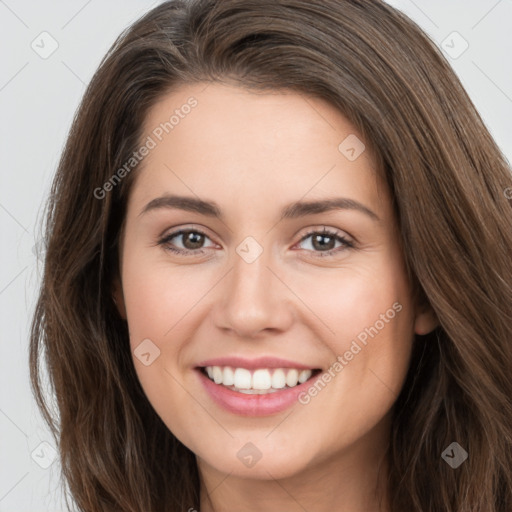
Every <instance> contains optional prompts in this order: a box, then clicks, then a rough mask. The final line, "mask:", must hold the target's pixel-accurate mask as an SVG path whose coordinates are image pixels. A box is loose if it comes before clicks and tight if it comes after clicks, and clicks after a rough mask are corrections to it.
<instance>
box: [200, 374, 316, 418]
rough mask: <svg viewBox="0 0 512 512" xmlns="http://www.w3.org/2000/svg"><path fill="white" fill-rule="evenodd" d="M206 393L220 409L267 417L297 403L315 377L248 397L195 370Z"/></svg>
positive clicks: (242, 414) (243, 414) (244, 414)
mask: <svg viewBox="0 0 512 512" xmlns="http://www.w3.org/2000/svg"><path fill="white" fill-rule="evenodd" d="M196 372H197V374H198V375H199V379H200V380H201V383H202V384H203V386H204V387H205V389H206V391H207V392H208V394H209V395H210V397H211V398H212V399H213V401H214V402H216V403H217V404H218V405H220V406H221V407H222V408H224V409H226V410H227V411H229V412H232V413H234V414H238V415H240V416H269V415H271V414H277V413H279V412H282V411H284V410H286V409H288V407H291V406H292V405H293V404H294V403H297V402H298V397H299V395H300V393H302V392H303V391H305V390H306V389H308V388H309V387H310V386H312V385H313V383H314V382H315V380H316V379H317V377H319V376H321V373H318V375H317V376H315V377H313V378H311V379H309V380H307V381H306V382H303V383H302V384H299V385H298V386H295V387H293V388H288V389H283V390H281V391H276V392H275V393H267V394H265V395H248V394H246V393H239V392H238V391H233V390H231V389H229V388H227V387H225V386H223V385H222V384H215V382H213V381H212V380H210V379H209V378H208V377H207V376H206V375H205V374H204V373H203V372H202V371H201V370H199V369H196Z"/></svg>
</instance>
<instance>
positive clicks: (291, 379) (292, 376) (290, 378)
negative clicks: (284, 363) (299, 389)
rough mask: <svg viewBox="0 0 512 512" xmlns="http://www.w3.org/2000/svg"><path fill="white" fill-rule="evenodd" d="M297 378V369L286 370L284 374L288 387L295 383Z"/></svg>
mask: <svg viewBox="0 0 512 512" xmlns="http://www.w3.org/2000/svg"><path fill="white" fill-rule="evenodd" d="M298 380H299V372H298V370H288V373H287V374H286V385H287V386H288V387H290V388H292V387H293V386H296V385H297V381H298Z"/></svg>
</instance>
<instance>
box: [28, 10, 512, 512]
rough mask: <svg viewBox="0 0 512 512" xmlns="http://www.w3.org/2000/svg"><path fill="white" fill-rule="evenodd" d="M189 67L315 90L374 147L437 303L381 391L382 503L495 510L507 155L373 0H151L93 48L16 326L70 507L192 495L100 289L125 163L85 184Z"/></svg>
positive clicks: (113, 253) (505, 366)
mask: <svg viewBox="0 0 512 512" xmlns="http://www.w3.org/2000/svg"><path fill="white" fill-rule="evenodd" d="M198 81H205V82H208V81H218V82H228V81H229V82H232V83H236V84H239V85H240V86H242V87H251V88H256V89H261V90H263V89H291V90H294V91H296V92H298V93H303V94H307V95H312V96H317V97H319V98H323V99H324V100H327V101H328V102H330V103H331V104H332V105H334V106H335V107H336V108H338V109H339V110H340V111H341V112H342V113H343V114H344V115H345V116H346V117H347V119H349V120H350V121H351V122H352V123H353V124H354V125H355V126H356V127H357V128H358V129H359V130H360V133H361V134H362V135H363V136H364V138H365V140H366V141H368V142H369V143H371V145H372V147H374V148H375V151H376V155H377V158H378V160H379V165H380V170H381V172H382V173H383V176H385V179H386V182H387V183H388V185H389V187H390V190H391V192H392V197H393V205H394V208H395V211H396V215H397V219H398V222H399V228H400V231H401V237H402V242H403V250H404V254H405V258H406V263H407V268H408V272H409V273H410V276H411V277H412V278H413V280H414V281H413V282H414V283H415V287H416V289H417V292H418V295H420V296H421V297H423V300H425V301H428V303H430V305H431V306H432V308H433V309H434V311H435V313H436V315H437V317H438V319H439V323H440V326H439V327H438V328H437V329H436V330H435V331H433V332H432V333H431V334H429V335H425V336H416V337H415V340H414V347H413V358H412V360H411V366H410V370H409V373H408V376H407V379H406V382H405V385H404V387H403V389H402V392H401V394H400V396H399V397H398V399H397V402H396V404H395V408H394V421H393V426H392V434H391V439H390V449H389V464H390V480H389V486H390V492H391V504H392V510H393V511H396V512H402V511H403V512H414V511H417V512H420V511H421V512H448V511H449V512H463V511H464V512H466V511H479V512H510V510H512V451H511V446H512V404H511V397H512V377H511V368H512V265H511V255H512V216H511V212H512V210H511V206H512V205H511V202H510V201H509V200H507V197H506V195H508V194H505V190H510V189H509V187H511V186H512V175H511V171H510V167H509V165H508V163H507V162H506V160H505V158H504V157H503V155H502V154H501V153H500V150H499V149H498V147H497V146H496V144H495V142H494V141H493V139H492V138H491V136H490V135H489V132H488V130H487V129H486V127H485V125H484V123H483V122H482V120H481V118H480V116H479V115H478V113H477V111H476V109H475V107H474V106H473V104H472V102H471V100H470V99H469V97H468V96H467V94H466V92H465V91H464V90H463V88H462V86H461V84H460V82H459V80H458V79H457V77H456V75H455V74H454V72H453V71H452V69H451V68H450V66H449V65H448V64H447V62H446V60H445V58H444V57H443V56H442V54H441V53H440V51H439V50H438V48H437V47H436V46H435V44H433V43H432V42H431V41H430V40H429V39H428V37H426V36H425V35H424V33H423V32H422V31H421V30H420V29H419V28H418V27H417V26H416V25H415V24H414V23H413V22H412V21H411V20H409V19H408V18H407V17H406V16H404V15H403V14H401V13H400V12H398V11H397V10H395V9H393V8H392V7H390V6H389V5H387V4H385V3H384V2H381V1H379V0H322V1H320V0H314V1H311V0H187V1H185V0H176V1H170V2H164V3H162V4H161V5H159V6H157V7H156V8H154V9H153V10H151V11H150V12H148V13H147V14H146V15H145V16H143V17H142V18H141V19H140V20H139V21H137V22H136V23H135V24H134V25H133V26H132V27H130V28H129V29H128V30H127V31H125V32H124V33H123V34H121V35H120V37H119V38H118V39H117V40H116V42H115V43H114V45H113V46H112V48H111V49H110V51H109V52H108V54H107V55H106V57H105V58H104V59H103V61H102V62H101V65H100V67H99V69H98V71H97V72H96V74H95V75H94V77H93V79H92V81H91V83H90V84H89V86H88V88H87V91H86V93H85V96H84V98H83V101H82V103H81V105H80V107H79V110H78V112H77V114H76V117H75V120H74V123H73V126H72V129H71V132H70V134H69V138H68V140H67V144H66V147H65V150H64V152H63V155H62V158H61V161H60V164H59V167H58V170H57V174H56V177H55V181H54V183H53V186H52V189H51V195H50V198H49V202H48V205H47V208H48V211H47V217H46V235H45V237H46V245H47V248H46V257H45V264H44V276H43V280H42V285H41V291H40V296H39V300H38V303H37V308H36V311H35V315H34V319H33V323H32V331H31V345H30V369H31V382H32V386H33V390H34V393H35V396H36V399H37V402H38V405H39V407H40V408H41V410H42V412H43V414H44V417H45V419H46V421H47V422H48V424H49V425H50V427H51V429H52V433H53V435H54V436H55V438H56V440H57V444H58V446H59V450H60V458H61V464H62V471H63V475H64V477H65V483H66V484H67V485H68V486H69V489H70V491H71V494H72V496H73V498H74V500H75V502H76V504H77V505H78V507H79V508H80V510H84V511H92V510H94V511H114V510H115V511H120V510H122V511H124V512H131V511H133V512H140V511H145V512H148V511H151V512H160V511H164V510H165V511H167V512H169V511H176V512H177V511H180V512H181V511H183V510H187V509H189V508H191V507H195V508H198V506H199V480H198V472H197V466H196V462H195V456H194V454H193V453H192V452H191V451H190V450H189V449H188V448H186V447H185V446H184V445H183V444H182V443H181V442H179V441H178V440H177V439H176V438H175V437H174V436H173V434H172V433H171V432H170V431H169V430H168V428H167V427H166V426H165V424H164V423H163V422H162V421H161V419H160V418H159V417H158V416H157V414H156V413H155V411H154V410H153V408H152V407H151V405H150V404H149V402H148V400H147V398H146V397H145V395H144V392H143V390H142V388H141V386H140V384H139V382H138V379H137V376H136V373H135V369H134V366H133V361H132V357H131V353H130V348H129V337H128V331H127V325H126V323H125V322H124V321H123V320H122V319H121V318H120V316H119V314H118V312H117V309H116V307H115V304H114V303H113V300H112V294H111V289H112V282H113V279H114V278H115V277H116V276H117V275H118V270H119V269H118V249H119V248H118V239H119V232H120V228H121V225H122V223H123V219H124V216H125V210H126V201H127V197H128V193H129V190H130V186H131V184H132V182H133V177H134V175H135V174H136V170H133V171H132V172H131V173H129V174H128V175H127V176H126V177H125V178H124V179H123V180H122V181H121V182H120V183H119V184H118V185H117V186H115V187H113V189H112V190H111V191H110V192H108V193H107V194H106V195H105V197H104V198H103V199H101V200H100V199H97V198H96V197H95V195H94V190H96V189H97V188H98V187H102V186H103V184H104V183H105V182H107V181H108V180H109V179H110V178H111V176H112V175H113V174H114V172H115V171H116V170H117V169H119V168H120V167H121V166H122V165H123V164H124V163H125V162H126V161H127V160H128V159H129V158H130V156H131V154H132V153H133V151H135V150H136V149H137V148H138V147H140V138H141V137H142V132H141V130H142V126H143V123H144V120H145V117H146V114H147V112H148V109H149V108H150V107H151V106H152V105H153V104H154V103H155V102H156V101H157V100H158V99H160V98H161V97H162V96H163V95H165V94H166V93H167V92H168V91H169V90H171V88H172V87H174V86H175V85H177V84H184V83H193V82H198ZM43 355H44V359H45V362H46V369H47V371H48V375H49V380H50V384H51V391H52V392H53V393H54V395H55V398H56V405H57V410H55V411H53V410H52V409H51V407H50V406H49V404H48V402H47V400H46V399H45V397H44V393H45V392H46V389H45V388H44V387H43V382H42V375H41V369H40V363H41V359H42V357H41V356H43ZM57 417H58V418H57ZM453 441H456V442H458V443H459V444H460V445H461V446H462V447H463V448H464V449H465V450H466V451H467V452H468V453H469V458H468V459H467V460H466V461H465V462H464V463H463V464H462V465H461V466H459V467H458V468H457V469H453V468H451V467H450V466H449V465H448V464H447V463H446V462H445V461H444V460H443V459H442V458H441V454H442V452H443V450H444V449H445V448H446V447H447V446H448V445H450V444H451V443H452V442H453Z"/></svg>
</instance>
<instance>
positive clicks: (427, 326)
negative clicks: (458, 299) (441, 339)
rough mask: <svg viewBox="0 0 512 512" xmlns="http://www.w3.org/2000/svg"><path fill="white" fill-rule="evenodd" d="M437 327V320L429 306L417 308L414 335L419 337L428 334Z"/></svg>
mask: <svg viewBox="0 0 512 512" xmlns="http://www.w3.org/2000/svg"><path fill="white" fill-rule="evenodd" d="M438 326H439V320H438V318H437V315H436V314H435V312H434V310H433V309H432V307H431V306H430V305H426V304H425V305H423V306H422V307H420V308H419V311H418V312H417V313H416V318H415V319H414V333H415V334H419V335H424V334H429V333H430V332H432V331H433V330H434V329H435V328H436V327H438Z"/></svg>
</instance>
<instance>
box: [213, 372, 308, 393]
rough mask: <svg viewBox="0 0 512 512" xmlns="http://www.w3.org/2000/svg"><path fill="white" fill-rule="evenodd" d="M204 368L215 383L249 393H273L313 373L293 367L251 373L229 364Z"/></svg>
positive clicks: (289, 386)
mask: <svg viewBox="0 0 512 512" xmlns="http://www.w3.org/2000/svg"><path fill="white" fill-rule="evenodd" d="M205 370H206V373H207V375H208V377H210V379H211V380H213V381H214V382H215V384H222V385H223V386H226V387H229V388H230V389H233V390H235V391H239V392H241V393H246V394H251V395H256V394H265V393H273V392H275V391H278V390H279V389H283V388H285V387H288V388H292V387H294V386H297V384H302V383H304V382H306V381H307V380H308V379H309V378H310V377H311V375H312V374H313V371H312V370H298V369H295V368H276V369H274V370H272V369H266V368H259V369H257V370H254V371H253V372H252V373H251V371H250V370H248V369H247V368H232V367H230V366H224V367H222V366H207V367H206V368H205Z"/></svg>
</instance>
